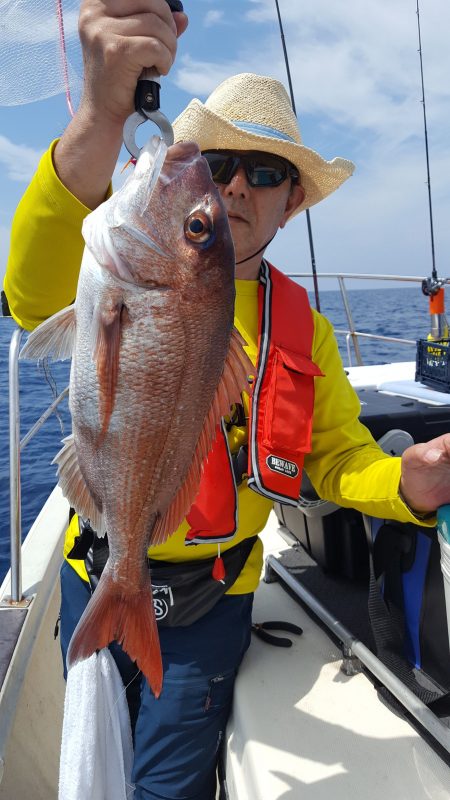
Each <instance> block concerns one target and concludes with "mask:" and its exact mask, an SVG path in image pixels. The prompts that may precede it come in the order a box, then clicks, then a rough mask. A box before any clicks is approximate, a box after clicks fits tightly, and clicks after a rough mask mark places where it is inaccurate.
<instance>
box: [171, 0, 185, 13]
mask: <svg viewBox="0 0 450 800" xmlns="http://www.w3.org/2000/svg"><path fill="white" fill-rule="evenodd" d="M167 3H168V4H169V6H170V10H171V11H172V13H173V12H174V11H183V3H180V0H167Z"/></svg>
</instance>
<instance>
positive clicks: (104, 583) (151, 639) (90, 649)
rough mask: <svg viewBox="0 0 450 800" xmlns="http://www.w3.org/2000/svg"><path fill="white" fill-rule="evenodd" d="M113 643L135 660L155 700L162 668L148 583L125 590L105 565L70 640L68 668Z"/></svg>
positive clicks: (160, 685) (160, 684) (159, 691)
mask: <svg viewBox="0 0 450 800" xmlns="http://www.w3.org/2000/svg"><path fill="white" fill-rule="evenodd" d="M113 641H116V642H118V643H119V644H120V645H121V647H122V649H123V650H124V651H125V652H126V653H127V654H128V655H129V657H130V658H131V660H132V661H136V663H137V666H138V668H139V669H140V670H141V671H142V673H143V675H144V676H145V677H146V679H147V681H148V682H149V684H150V686H151V688H152V691H153V693H154V694H155V696H156V697H158V696H159V694H160V693H161V688H162V674H163V668H162V659H161V649H160V645H159V636H158V628H157V625H156V619H155V612H154V609H153V601H152V589H151V584H150V581H148V583H147V584H146V585H145V586H143V588H142V589H139V590H136V591H132V592H130V591H124V590H123V588H122V587H121V586H119V585H118V584H117V583H116V582H115V581H113V579H112V577H111V575H110V573H109V572H108V565H106V567H105V570H104V571H103V573H102V576H101V578H100V581H99V584H98V586H97V588H96V590H95V592H94V593H93V595H92V597H91V599H90V601H89V603H88V605H87V606H86V609H85V610H84V612H83V615H82V617H81V619H80V621H79V622H78V625H77V627H76V628H75V631H74V633H73V636H72V639H71V640H70V645H69V650H68V653H67V663H68V667H69V669H70V667H71V666H73V665H74V664H76V663H77V662H78V661H81V660H82V659H84V658H89V656H91V655H92V654H93V653H95V651H96V650H101V649H102V648H103V647H107V646H108V645H109V644H110V642H113Z"/></svg>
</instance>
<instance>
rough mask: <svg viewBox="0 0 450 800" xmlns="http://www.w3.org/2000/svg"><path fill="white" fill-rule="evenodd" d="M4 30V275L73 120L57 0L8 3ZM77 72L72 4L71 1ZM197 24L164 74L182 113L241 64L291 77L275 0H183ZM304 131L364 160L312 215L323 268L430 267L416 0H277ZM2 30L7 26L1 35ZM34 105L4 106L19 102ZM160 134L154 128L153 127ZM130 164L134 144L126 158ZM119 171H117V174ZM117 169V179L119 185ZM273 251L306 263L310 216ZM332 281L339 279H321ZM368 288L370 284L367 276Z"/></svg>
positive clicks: (0, 61) (443, 169) (449, 233)
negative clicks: (22, 220) (36, 176)
mask: <svg viewBox="0 0 450 800" xmlns="http://www.w3.org/2000/svg"><path fill="white" fill-rule="evenodd" d="M0 5H1V7H2V18H3V22H4V24H5V23H6V27H3V29H1V28H0V201H1V202H0V274H1V275H3V273H4V270H5V266H6V259H7V254H8V249H9V230H10V224H11V220H12V217H13V214H14V210H15V207H16V205H17V203H18V201H19V199H20V197H21V195H22V193H23V192H24V190H25V188H26V185H27V182H28V181H29V180H30V177H31V175H32V173H33V171H34V169H35V167H36V164H37V162H38V159H39V157H40V155H41V154H42V152H43V151H44V150H45V149H46V147H47V146H48V144H49V142H50V141H51V140H52V139H53V138H55V137H56V136H58V135H60V134H61V132H62V131H63V130H64V128H65V126H66V125H67V124H68V122H69V119H70V117H69V112H68V109H67V105H66V101H65V97H64V94H63V93H61V92H59V93H58V94H54V96H50V97H47V98H46V99H42V96H43V95H44V94H45V93H46V92H48V93H52V92H55V91H58V89H59V90H60V89H61V69H60V66H59V61H58V52H57V46H56V41H57V29H56V23H55V21H54V18H53V14H54V10H53V9H54V5H55V4H54V0H3V1H2V3H1V4H0ZM63 7H64V8H65V25H66V36H67V40H68V46H69V52H70V55H71V58H72V64H73V66H74V72H73V73H72V77H73V90H74V97H75V101H76V99H77V88H76V85H75V84H76V80H75V77H74V75H75V73H76V70H79V65H80V57H79V48H78V44H77V39H76V17H77V2H76V0H64V1H63ZM185 8H186V11H187V12H188V14H189V17H190V26H189V28H188V31H187V32H186V34H185V35H184V36H183V37H182V39H181V40H180V43H179V50H178V55H177V60H176V63H175V65H174V67H173V69H172V72H171V73H170V75H169V76H168V77H167V78H165V79H163V85H162V109H163V111H164V112H165V113H166V114H167V116H168V117H169V118H174V117H175V116H176V115H177V114H178V113H179V112H180V111H181V110H182V108H184V106H185V105H186V103H187V102H188V101H189V100H190V99H191V97H193V96H197V97H199V98H200V99H205V97H206V96H207V95H208V93H209V92H210V91H211V90H212V89H213V88H214V87H215V86H216V85H217V83H219V82H220V81H221V80H223V79H224V78H226V77H228V76H229V75H232V74H235V73H237V72H259V73H261V74H268V75H273V76H274V77H277V78H279V79H280V80H282V81H283V82H284V83H285V84H286V85H287V80H286V73H285V67H284V60H283V53H282V47H281V42H280V37H279V30H278V22H277V18H276V10H275V3H274V2H273V0H186V2H185ZM280 8H281V13H282V17H283V22H284V29H285V36H286V45H287V48H288V54H289V58H290V62H291V71H292V80H293V85H294V91H295V101H296V107H297V112H298V116H299V121H300V127H301V131H302V136H303V140H304V142H305V144H307V145H308V146H309V147H312V148H314V149H316V150H318V151H319V152H320V153H321V154H322V155H323V156H324V157H326V158H328V159H331V158H333V157H334V156H338V155H339V156H343V157H346V158H350V159H352V160H353V161H354V162H355V163H356V167H357V168H356V172H355V175H354V176H353V177H352V178H351V179H350V180H349V181H347V183H346V184H344V186H343V187H341V188H340V189H339V190H338V191H337V192H336V193H335V194H334V195H332V196H331V197H329V198H328V199H327V200H326V201H323V202H322V203H320V204H319V205H318V206H316V207H314V208H312V210H311V223H312V229H313V236H314V245H315V251H316V261H317V269H318V271H319V273H320V272H336V271H346V272H364V273H370V272H377V273H387V274H394V273H395V274H401V275H428V274H429V273H430V271H431V255H430V233H429V221H428V197H427V191H426V168H425V154H424V139H423V118H422V106H421V104H420V99H421V88H420V73H419V57H418V52H417V49H418V44H417V18H416V2H415V0H394V1H393V0H313V2H302V1H301V0H280ZM421 26H422V47H423V56H424V70H425V89H426V101H427V114H428V129H429V147H430V159H431V180H432V191H433V211H434V226H435V244H436V257H437V269H438V273H439V275H440V276H448V275H450V265H449V258H448V256H449V252H450V225H449V223H448V221H449V214H450V192H449V176H450V82H449V80H448V76H449V75H450V48H449V43H448V35H449V31H450V3H449V2H448V0H427V2H423V8H422V9H421ZM5 30H6V33H5ZM37 96H38V97H39V98H40V99H39V100H37V101H35V102H27V103H25V104H22V105H5V103H11V102H12V101H14V102H17V101H18V100H21V101H23V100H30V98H35V97H37ZM149 132H150V126H149ZM125 160H126V154H125V152H124V153H122V154H121V158H120V161H121V162H124V161H125ZM116 173H117V175H118V173H119V170H117V171H116ZM119 181H120V178H119V177H117V178H116V182H115V185H116V186H117V185H118V182H119ZM268 255H269V257H270V258H271V260H272V261H273V262H274V263H275V264H277V265H278V266H280V267H281V268H283V269H284V271H286V272H292V271H299V272H303V271H305V272H306V271H308V270H309V269H310V256H309V248H308V239H307V229H306V221H305V215H304V214H301V215H299V217H297V218H296V219H295V220H293V221H292V222H291V223H289V224H288V226H287V228H286V229H285V230H284V231H282V232H280V233H279V235H278V236H277V237H276V239H275V241H274V242H273V243H272V245H271V246H270V249H269V251H268ZM321 285H322V287H323V288H337V286H336V284H335V283H334V282H333V283H330V282H329V281H324V280H323V281H322V282H321ZM362 288H367V284H364V285H363V287H362Z"/></svg>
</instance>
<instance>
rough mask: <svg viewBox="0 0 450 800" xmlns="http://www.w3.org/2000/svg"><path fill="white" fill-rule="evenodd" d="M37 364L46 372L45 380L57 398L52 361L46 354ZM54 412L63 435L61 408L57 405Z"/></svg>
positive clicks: (54, 398)
mask: <svg viewBox="0 0 450 800" xmlns="http://www.w3.org/2000/svg"><path fill="white" fill-rule="evenodd" d="M37 366H38V369H39V367H42V370H43V372H44V377H45V380H46V381H47V383H48V385H49V386H50V391H51V393H52V395H53V400H56V399H57V397H58V385H57V383H56V380H55V378H54V376H53V373H52V371H51V368H50V362H49V359H48V356H46V357H45V358H41V359H39V361H38V364H37ZM53 413H54V415H55V417H56V419H57V420H58V422H59V427H60V430H61V436H64V422H63V420H62V417H61V414H60V413H59V408H58V407H57V406H55V408H54V409H53Z"/></svg>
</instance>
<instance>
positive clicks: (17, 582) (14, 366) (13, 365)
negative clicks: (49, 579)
mask: <svg viewBox="0 0 450 800" xmlns="http://www.w3.org/2000/svg"><path fill="white" fill-rule="evenodd" d="M22 336H23V330H22V329H21V328H19V329H17V330H15V331H14V333H13V335H12V337H11V343H10V346H9V487H10V488H9V492H10V494H9V510H10V542H11V545H10V546H11V600H12V602H13V603H18V602H20V600H22V565H21V559H20V548H21V546H22V511H21V502H20V405H19V349H20V342H21V339H22Z"/></svg>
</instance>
